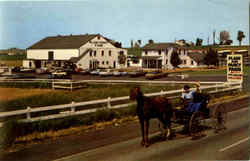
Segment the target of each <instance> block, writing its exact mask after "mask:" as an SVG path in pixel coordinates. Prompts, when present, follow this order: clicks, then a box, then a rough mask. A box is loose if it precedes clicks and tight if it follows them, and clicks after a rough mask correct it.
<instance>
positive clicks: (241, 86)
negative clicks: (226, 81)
mask: <svg viewBox="0 0 250 161" xmlns="http://www.w3.org/2000/svg"><path fill="white" fill-rule="evenodd" d="M242 88H243V85H242V82H240V92H242Z"/></svg>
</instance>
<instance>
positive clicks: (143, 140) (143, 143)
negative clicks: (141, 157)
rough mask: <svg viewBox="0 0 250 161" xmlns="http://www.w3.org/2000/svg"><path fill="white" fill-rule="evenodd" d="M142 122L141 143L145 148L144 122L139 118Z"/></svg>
mask: <svg viewBox="0 0 250 161" xmlns="http://www.w3.org/2000/svg"><path fill="white" fill-rule="evenodd" d="M139 120H140V125H141V133H142V141H141V145H142V146H144V145H145V136H144V120H143V119H142V118H139Z"/></svg>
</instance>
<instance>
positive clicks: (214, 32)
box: [213, 30, 216, 45]
mask: <svg viewBox="0 0 250 161" xmlns="http://www.w3.org/2000/svg"><path fill="white" fill-rule="evenodd" d="M215 34H216V31H215V30H214V31H213V41H214V42H213V44H214V45H215Z"/></svg>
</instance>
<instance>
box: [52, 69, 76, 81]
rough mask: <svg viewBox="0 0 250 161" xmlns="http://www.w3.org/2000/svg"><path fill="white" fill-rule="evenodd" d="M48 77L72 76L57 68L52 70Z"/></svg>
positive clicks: (69, 77)
mask: <svg viewBox="0 0 250 161" xmlns="http://www.w3.org/2000/svg"><path fill="white" fill-rule="evenodd" d="M48 78H49V79H71V78H72V76H71V74H69V73H68V72H66V71H63V70H58V71H55V72H52V73H51V74H50V75H49V76H48Z"/></svg>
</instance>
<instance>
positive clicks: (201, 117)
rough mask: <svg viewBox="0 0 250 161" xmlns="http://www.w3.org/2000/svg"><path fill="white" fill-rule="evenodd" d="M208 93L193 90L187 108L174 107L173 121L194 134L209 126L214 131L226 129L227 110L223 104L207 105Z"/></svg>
mask: <svg viewBox="0 0 250 161" xmlns="http://www.w3.org/2000/svg"><path fill="white" fill-rule="evenodd" d="M209 100H210V95H208V94H206V93H200V92H195V93H194V95H193V101H192V103H190V104H189V105H190V106H189V109H185V108H183V107H176V108H175V109H174V119H173V120H172V122H173V123H177V124H182V125H184V129H186V131H187V132H188V133H189V134H190V135H191V136H194V135H196V134H197V133H200V132H202V131H203V130H205V129H206V128H208V127H210V128H213V129H215V132H218V131H219V130H222V129H226V126H225V124H226V120H227V111H226V108H225V106H224V105H222V104H219V105H215V106H213V107H212V108H209V107H208V103H209Z"/></svg>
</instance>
